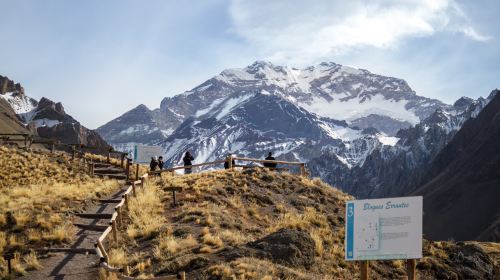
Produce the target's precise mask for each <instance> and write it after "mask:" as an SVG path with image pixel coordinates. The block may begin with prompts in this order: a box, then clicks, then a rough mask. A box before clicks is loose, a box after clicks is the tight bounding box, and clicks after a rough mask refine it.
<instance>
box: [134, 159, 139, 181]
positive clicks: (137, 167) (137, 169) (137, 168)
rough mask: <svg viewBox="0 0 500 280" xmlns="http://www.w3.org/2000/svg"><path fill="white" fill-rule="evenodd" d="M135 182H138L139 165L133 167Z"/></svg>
mask: <svg viewBox="0 0 500 280" xmlns="http://www.w3.org/2000/svg"><path fill="white" fill-rule="evenodd" d="M135 180H136V181H137V180H139V164H138V163H137V165H136V166H135Z"/></svg>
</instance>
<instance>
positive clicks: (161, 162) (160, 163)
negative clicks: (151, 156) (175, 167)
mask: <svg viewBox="0 0 500 280" xmlns="http://www.w3.org/2000/svg"><path fill="white" fill-rule="evenodd" d="M163 165H165V162H164V161H163V157H162V156H160V157H159V158H158V167H159V168H160V170H163Z"/></svg>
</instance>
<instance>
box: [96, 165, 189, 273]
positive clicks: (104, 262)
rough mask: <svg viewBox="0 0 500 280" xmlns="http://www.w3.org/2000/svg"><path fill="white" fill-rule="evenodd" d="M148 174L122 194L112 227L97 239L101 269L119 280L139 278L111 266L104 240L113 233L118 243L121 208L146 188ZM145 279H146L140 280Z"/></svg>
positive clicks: (113, 217)
mask: <svg viewBox="0 0 500 280" xmlns="http://www.w3.org/2000/svg"><path fill="white" fill-rule="evenodd" d="M148 176H149V175H148V173H146V174H144V175H143V176H141V180H137V181H134V182H131V185H130V186H129V187H128V188H127V190H126V191H125V192H124V193H123V194H122V199H121V200H120V202H119V203H118V204H117V205H116V206H115V208H114V212H113V214H112V217H111V219H110V221H109V224H110V226H108V227H107V228H106V230H105V231H104V232H103V233H102V234H101V235H100V236H99V238H98V239H97V242H96V243H95V251H96V254H97V256H99V259H100V261H101V263H100V267H101V268H103V269H105V270H106V271H108V272H110V273H117V274H118V275H117V276H118V278H119V279H124V280H138V279H139V278H137V277H131V276H127V275H124V274H123V269H120V268H116V267H113V266H111V265H110V264H109V255H108V253H107V252H106V248H105V247H104V244H103V242H104V240H106V238H107V237H108V235H109V234H110V233H113V239H114V241H115V242H118V226H117V221H119V222H120V223H121V221H120V220H121V219H122V217H121V213H122V212H121V208H122V207H126V208H128V201H129V196H130V195H131V192H132V195H134V196H135V195H136V194H135V191H133V190H134V188H136V187H142V188H144V183H145V181H146V178H148ZM180 276H181V279H183V280H185V279H186V276H185V273H183V272H182V273H181V274H180ZM140 279H144V278H140ZM146 279H148V280H174V279H179V278H178V275H169V276H158V277H152V278H146Z"/></svg>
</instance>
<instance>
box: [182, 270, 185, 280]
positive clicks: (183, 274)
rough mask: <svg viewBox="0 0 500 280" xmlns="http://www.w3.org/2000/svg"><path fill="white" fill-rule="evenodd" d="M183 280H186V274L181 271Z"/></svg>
mask: <svg viewBox="0 0 500 280" xmlns="http://www.w3.org/2000/svg"><path fill="white" fill-rule="evenodd" d="M181 280H186V272H184V271H181Z"/></svg>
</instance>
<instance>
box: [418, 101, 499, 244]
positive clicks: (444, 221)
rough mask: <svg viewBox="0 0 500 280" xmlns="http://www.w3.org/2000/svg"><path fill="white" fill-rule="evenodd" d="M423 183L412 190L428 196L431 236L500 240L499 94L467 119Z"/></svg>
mask: <svg viewBox="0 0 500 280" xmlns="http://www.w3.org/2000/svg"><path fill="white" fill-rule="evenodd" d="M421 184H422V186H421V187H419V188H418V189H417V190H416V191H415V192H414V193H413V194H416V195H423V196H424V212H425V215H426V216H425V219H424V232H425V234H426V235H427V236H428V237H430V238H434V239H440V240H442V239H448V238H453V239H456V240H492V241H499V240H500V218H499V217H500V203H499V202H500V201H499V198H500V188H499V186H500V94H496V95H495V96H494V97H493V98H492V100H491V101H490V102H489V104H488V105H487V106H486V107H485V108H484V109H483V110H482V111H481V112H480V113H479V115H478V116H477V117H476V118H471V119H469V120H467V121H466V122H465V123H464V124H463V126H462V128H461V129H460V130H459V131H458V132H457V133H456V135H455V136H454V137H453V139H452V140H451V141H450V142H449V144H448V145H446V147H444V148H443V149H442V150H441V151H440V152H439V154H437V156H436V157H435V158H434V160H433V161H432V163H431V164H430V165H429V168H428V169H427V171H426V172H425V174H424V176H423V177H422V180H421Z"/></svg>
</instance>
